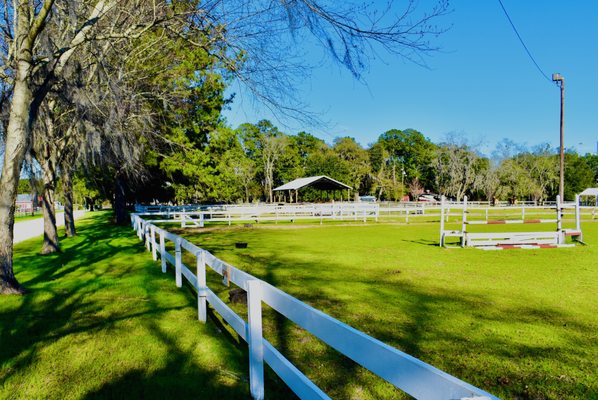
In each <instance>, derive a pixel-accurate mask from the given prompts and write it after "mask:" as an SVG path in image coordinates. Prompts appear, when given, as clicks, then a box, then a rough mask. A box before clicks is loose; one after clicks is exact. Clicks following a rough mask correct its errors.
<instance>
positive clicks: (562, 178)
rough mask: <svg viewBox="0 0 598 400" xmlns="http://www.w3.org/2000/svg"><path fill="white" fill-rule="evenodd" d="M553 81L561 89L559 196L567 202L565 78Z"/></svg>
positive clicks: (555, 76) (560, 76)
mask: <svg viewBox="0 0 598 400" xmlns="http://www.w3.org/2000/svg"><path fill="white" fill-rule="evenodd" d="M552 81H553V82H556V84H557V85H558V86H559V87H560V88H561V147H560V149H559V151H560V160H561V162H560V167H559V196H560V197H561V201H565V198H564V197H563V196H564V192H565V136H564V134H563V126H564V122H565V78H564V77H563V76H562V75H561V74H558V73H556V74H552Z"/></svg>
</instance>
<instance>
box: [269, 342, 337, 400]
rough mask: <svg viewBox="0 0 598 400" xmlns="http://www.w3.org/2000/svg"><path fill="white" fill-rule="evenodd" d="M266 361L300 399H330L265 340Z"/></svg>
mask: <svg viewBox="0 0 598 400" xmlns="http://www.w3.org/2000/svg"><path fill="white" fill-rule="evenodd" d="M264 361H266V363H267V364H268V365H269V366H270V368H272V370H273V371H274V372H275V373H276V375H278V376H279V377H280V379H282V380H283V381H284V382H285V383H286V384H287V386H288V387H289V388H290V389H291V390H292V391H293V392H294V393H295V394H296V395H297V397H299V398H300V399H303V400H318V399H330V397H328V396H327V395H326V393H324V392H323V391H322V390H321V389H320V388H319V387H317V386H316V385H315V384H314V383H313V382H312V381H310V380H309V378H308V377H306V376H305V375H304V374H303V373H302V372H301V371H299V370H298V369H297V367H295V366H294V365H293V364H292V363H291V362H290V361H289V360H287V359H286V358H285V357H284V356H283V355H282V354H280V352H279V351H278V350H276V348H274V346H272V344H270V342H268V341H267V340H266V339H264Z"/></svg>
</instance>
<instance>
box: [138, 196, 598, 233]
mask: <svg viewBox="0 0 598 400" xmlns="http://www.w3.org/2000/svg"><path fill="white" fill-rule="evenodd" d="M554 205H555V202H545V203H544V204H543V205H536V204H532V203H531V202H527V203H519V204H516V205H509V204H506V203H499V204H497V205H494V206H491V205H489V204H488V202H469V203H468V207H469V209H470V211H475V212H476V213H477V214H478V215H480V214H481V215H483V214H485V219H486V220H488V219H489V217H494V218H496V214H501V216H502V217H503V218H518V217H519V216H520V218H521V219H525V218H530V217H532V216H534V215H542V214H546V212H547V209H549V208H550V207H554ZM462 208H463V206H462V203H461V202H449V201H447V202H445V210H444V211H445V212H444V216H445V218H446V219H447V222H448V218H450V217H457V218H461V210H462ZM135 211H136V213H138V214H141V215H148V216H150V215H151V219H152V220H153V221H154V222H180V223H181V226H182V227H185V226H190V227H193V226H203V224H204V222H220V223H221V222H225V223H228V224H232V223H234V222H256V223H259V222H266V221H274V222H276V221H296V220H297V221H298V220H319V221H320V223H322V222H323V221H325V220H339V221H350V220H353V221H363V222H366V221H367V220H371V219H373V220H375V221H378V220H379V219H383V220H384V219H386V218H392V219H394V220H397V219H398V220H399V221H405V222H410V220H415V221H417V220H418V219H423V218H425V219H430V218H440V214H441V204H440V202H400V203H390V202H381V203H365V202H362V203H355V202H337V203H326V204H282V205H281V204H242V205H184V206H169V205H136V206H135ZM579 214H580V216H581V217H582V218H584V219H592V220H595V219H597V218H598V207H594V206H581V207H580V213H579ZM564 217H565V218H566V217H567V216H566V215H565V216H564Z"/></svg>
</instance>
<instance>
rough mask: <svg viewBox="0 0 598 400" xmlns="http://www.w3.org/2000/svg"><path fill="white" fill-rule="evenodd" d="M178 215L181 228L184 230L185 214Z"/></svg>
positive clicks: (185, 225)
mask: <svg viewBox="0 0 598 400" xmlns="http://www.w3.org/2000/svg"><path fill="white" fill-rule="evenodd" d="M180 215H181V228H186V227H187V223H186V220H185V213H184V212H182V213H181V214H180Z"/></svg>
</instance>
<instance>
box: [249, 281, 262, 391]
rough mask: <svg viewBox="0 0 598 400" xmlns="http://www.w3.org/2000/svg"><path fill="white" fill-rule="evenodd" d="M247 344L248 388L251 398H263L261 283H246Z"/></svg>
mask: <svg viewBox="0 0 598 400" xmlns="http://www.w3.org/2000/svg"><path fill="white" fill-rule="evenodd" d="M247 319H248V327H247V330H248V332H247V339H248V340H247V342H248V344H249V387H250V392H251V397H253V398H254V399H256V400H262V399H263V398H264V341H263V336H262V282H261V281H259V280H257V279H256V280H251V281H248V282H247Z"/></svg>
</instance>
